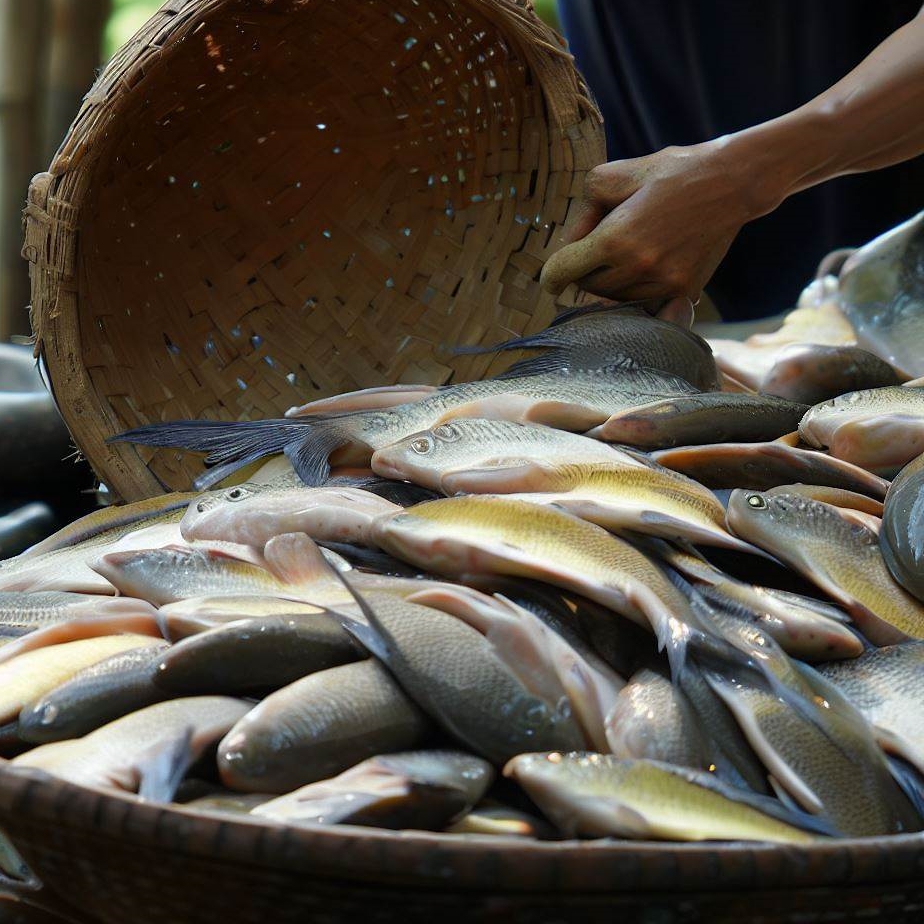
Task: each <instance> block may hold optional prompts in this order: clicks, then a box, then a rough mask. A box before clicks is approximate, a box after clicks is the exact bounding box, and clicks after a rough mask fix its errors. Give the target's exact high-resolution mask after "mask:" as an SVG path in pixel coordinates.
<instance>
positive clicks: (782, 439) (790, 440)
mask: <svg viewBox="0 0 924 924" xmlns="http://www.w3.org/2000/svg"><path fill="white" fill-rule="evenodd" d="M772 442H774V443H782V444H783V445H784V446H792V447H793V448H794V449H795V448H796V447H797V446H798V445H799V444H800V443H801V442H802V437H801V436H800V435H799V431H798V430H793V431H792V433H784V434H783V435H782V436H778V437H777V438H776V439H775V440H772Z"/></svg>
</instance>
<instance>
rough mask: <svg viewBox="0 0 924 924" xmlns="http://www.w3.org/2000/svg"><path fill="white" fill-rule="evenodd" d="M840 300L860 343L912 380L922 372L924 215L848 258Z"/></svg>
mask: <svg viewBox="0 0 924 924" xmlns="http://www.w3.org/2000/svg"><path fill="white" fill-rule="evenodd" d="M838 304H839V305H840V308H841V310H842V311H843V312H844V314H845V315H846V316H847V317H848V318H849V320H850V323H851V324H852V325H853V327H854V329H855V330H856V332H857V339H858V341H859V343H860V345H861V346H863V347H865V348H866V349H867V350H870V351H871V352H873V353H875V354H876V355H877V356H881V357H882V358H883V359H884V360H886V361H888V362H889V363H891V364H892V365H893V366H895V368H897V369H900V370H901V371H902V372H903V373H905V374H906V375H907V377H909V378H915V377H917V376H921V375H924V213H919V214H917V215H915V216H914V217H913V218H910V219H908V221H906V222H904V223H903V224H900V225H898V226H897V227H895V228H892V229H891V230H889V231H887V232H886V233H885V234H882V235H880V236H879V237H877V238H875V239H874V240H872V241H870V242H869V243H868V244H866V245H865V246H863V247H861V248H860V249H859V250H857V251H856V252H855V253H853V254H851V256H850V257H848V258H847V260H846V262H845V263H844V265H843V267H842V269H841V272H840V276H839V277H838Z"/></svg>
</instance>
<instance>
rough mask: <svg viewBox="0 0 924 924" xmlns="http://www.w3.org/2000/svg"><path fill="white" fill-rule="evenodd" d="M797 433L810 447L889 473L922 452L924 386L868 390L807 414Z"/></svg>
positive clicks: (821, 405) (873, 470)
mask: <svg viewBox="0 0 924 924" xmlns="http://www.w3.org/2000/svg"><path fill="white" fill-rule="evenodd" d="M799 435H800V436H801V438H802V439H803V440H804V441H805V442H806V443H808V444H809V445H810V446H816V447H826V448H827V449H828V452H830V454H831V455H832V456H835V457H836V458H838V459H844V460H845V461H847V462H853V463H854V464H856V465H860V466H862V467H863V468H865V469H867V470H869V471H872V472H877V473H883V474H889V473H891V472H894V471H896V470H897V469H899V468H901V467H902V466H903V465H905V464H906V463H908V462H910V461H911V460H912V459H914V458H915V457H916V456H918V455H920V454H921V453H922V452H924V388H921V387H913V386H906V385H894V386H886V387H883V388H867V389H863V390H861V391H852V392H848V393H847V394H844V395H840V396H839V397H837V398H833V399H832V400H830V401H823V402H821V403H820V404H816V405H814V406H813V407H811V408H810V409H809V410H807V411H806V413H805V416H804V417H803V418H802V420H801V421H800V422H799Z"/></svg>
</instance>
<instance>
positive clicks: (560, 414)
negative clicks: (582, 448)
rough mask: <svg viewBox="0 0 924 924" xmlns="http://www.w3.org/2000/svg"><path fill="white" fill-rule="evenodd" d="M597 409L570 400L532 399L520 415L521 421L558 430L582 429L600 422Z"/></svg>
mask: <svg viewBox="0 0 924 924" xmlns="http://www.w3.org/2000/svg"><path fill="white" fill-rule="evenodd" d="M601 417H602V415H601V414H600V412H599V411H595V410H593V409H592V408H589V407H585V406H584V405H583V404H574V403H572V402H570V401H534V402H532V404H531V406H530V407H529V408H528V409H527V411H526V413H524V414H522V415H521V417H520V422H521V423H533V424H543V425H544V426H546V427H555V428H556V429H558V430H571V431H578V432H580V431H583V430H589V429H590V428H591V427H593V426H596V425H597V424H598V423H600V418H601Z"/></svg>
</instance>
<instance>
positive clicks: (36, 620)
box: [0, 590, 153, 638]
mask: <svg viewBox="0 0 924 924" xmlns="http://www.w3.org/2000/svg"><path fill="white" fill-rule="evenodd" d="M142 612H150V613H152V614H153V608H152V607H151V605H150V604H149V603H146V602H145V601H143V600H136V599H134V598H131V597H110V596H107V595H103V594H75V593H67V592H65V591H59V590H49V591H25V590H8V591H0V638H16V637H18V636H21V635H25V634H26V633H28V632H34V631H36V630H38V629H43V628H46V627H48V626H54V625H59V624H60V623H66V622H70V621H71V620H74V619H82V618H85V617H91V618H92V617H93V616H107V617H108V616H120V615H125V616H131V615H134V614H136V613H142Z"/></svg>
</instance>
